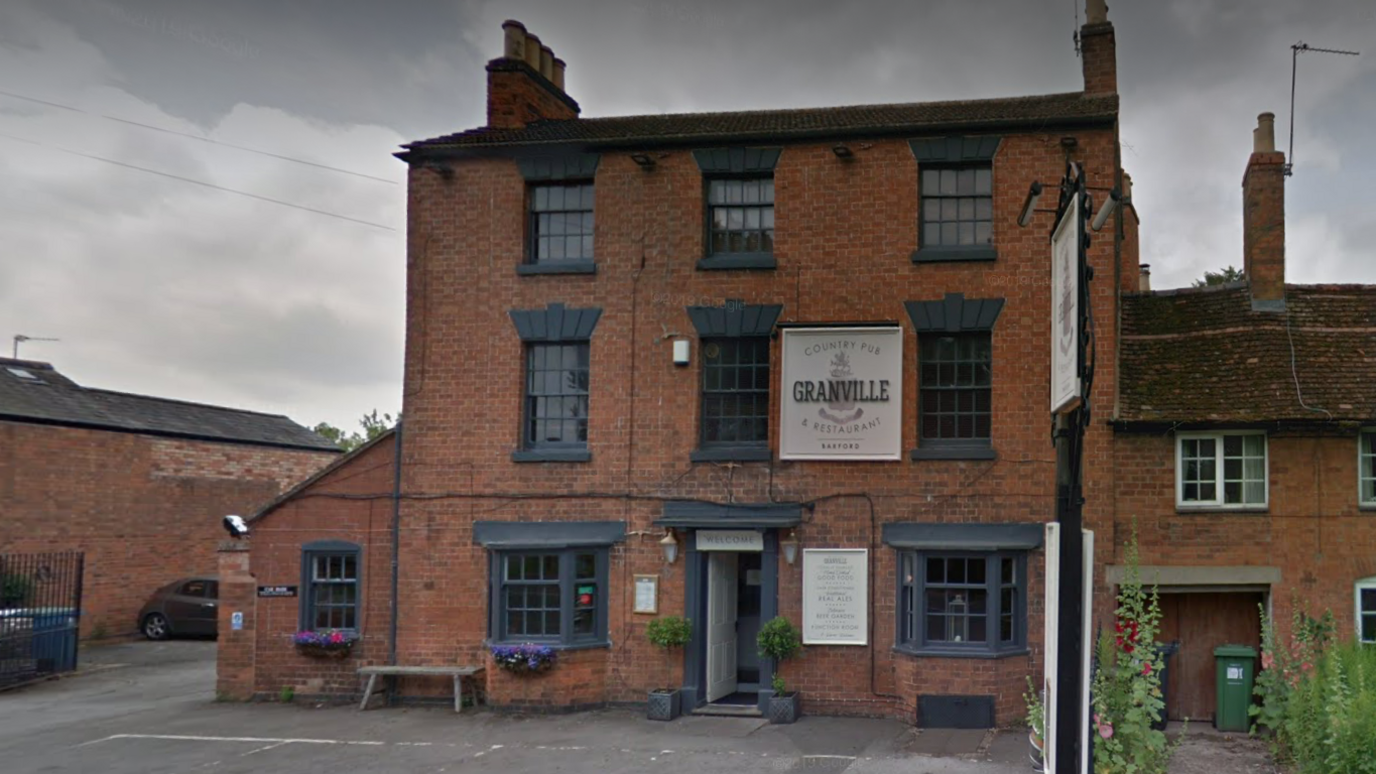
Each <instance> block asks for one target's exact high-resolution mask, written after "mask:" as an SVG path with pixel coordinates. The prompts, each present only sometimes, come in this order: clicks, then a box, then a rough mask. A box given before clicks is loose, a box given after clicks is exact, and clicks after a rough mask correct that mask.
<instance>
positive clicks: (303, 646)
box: [292, 629, 358, 658]
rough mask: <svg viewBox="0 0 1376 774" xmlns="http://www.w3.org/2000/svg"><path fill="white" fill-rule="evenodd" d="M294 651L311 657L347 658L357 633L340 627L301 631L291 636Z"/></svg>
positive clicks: (356, 639)
mask: <svg viewBox="0 0 1376 774" xmlns="http://www.w3.org/2000/svg"><path fill="white" fill-rule="evenodd" d="M292 642H293V643H294V644H295V645H296V652H297V653H300V654H301V655H303V656H311V657H313V658H347V657H348V655H349V654H350V653H352V652H353V649H354V643H356V642H358V633H357V632H352V631H344V630H341V629H322V630H320V631H301V632H297V633H296V635H295V636H293V637H292Z"/></svg>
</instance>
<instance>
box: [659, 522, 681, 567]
mask: <svg viewBox="0 0 1376 774" xmlns="http://www.w3.org/2000/svg"><path fill="white" fill-rule="evenodd" d="M659 547H660V548H662V549H664V562H665V563H666V564H673V563H674V560H675V559H677V558H678V541H677V540H675V539H674V530H673V528H672V527H670V528H668V529H666V530H664V537H662V538H660V539H659Z"/></svg>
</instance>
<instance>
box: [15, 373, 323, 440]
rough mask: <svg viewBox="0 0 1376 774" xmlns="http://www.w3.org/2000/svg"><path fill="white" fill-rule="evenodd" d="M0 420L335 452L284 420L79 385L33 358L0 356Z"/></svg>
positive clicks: (286, 419) (273, 415) (312, 435)
mask: <svg viewBox="0 0 1376 774" xmlns="http://www.w3.org/2000/svg"><path fill="white" fill-rule="evenodd" d="M0 420H12V421H18V422H38V423H42V424H53V425H67V426H72V427H90V428H98V429H108V430H117V431H123V432H136V433H149V434H152V435H170V436H177V437H182V438H198V439H203V440H211V441H229V442H234V443H252V444H261V445H264V446H282V447H288V448H298V449H316V450H320V451H339V447H337V446H335V445H334V444H333V443H330V441H328V440H326V439H325V438H322V437H320V436H319V435H316V434H315V433H313V432H311V431H310V430H308V429H306V428H304V427H302V426H301V425H298V424H296V423H295V422H293V421H291V420H290V419H288V418H287V417H285V416H281V415H277V414H260V413H258V412H256V411H243V410H240V409H231V408H224V407H221V406H207V405H205V404H202V403H187V402H185V401H179V400H168V399H166V398H152V397H149V396H147V395H131V394H129V393H125V392H112V391H110V390H97V389H92V388H89V387H82V386H81V385H79V384H77V383H76V382H73V381H72V380H71V379H68V378H67V377H65V376H63V375H62V374H60V373H58V372H57V371H56V370H54V369H53V367H52V366H51V365H50V364H48V363H39V362H35V361H32V360H12V359H10V358H0Z"/></svg>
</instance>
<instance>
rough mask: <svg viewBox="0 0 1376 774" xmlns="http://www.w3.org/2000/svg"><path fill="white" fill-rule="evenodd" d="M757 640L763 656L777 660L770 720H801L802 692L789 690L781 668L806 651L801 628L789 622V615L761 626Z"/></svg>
mask: <svg viewBox="0 0 1376 774" xmlns="http://www.w3.org/2000/svg"><path fill="white" fill-rule="evenodd" d="M756 642H757V644H758V645H759V647H760V655H761V656H764V657H765V658H768V659H770V660H772V661H773V662H774V677H773V679H772V680H771V686H772V687H773V689H774V694H773V695H772V696H770V697H769V722H770V723H792V722H793V721H795V720H797V719H798V692H797V691H789V690H788V687H787V686H786V685H784V678H783V675H782V674H781V673H780V667H781V666H782V665H783V662H784V661H786V660H788V659H790V658H792V657H793V656H795V655H797V654H798V651H800V650H802V648H803V642H802V638H801V637H800V636H799V634H798V629H797V627H795V626H794V625H793V624H791V623H789V622H788V619H787V618H784V617H783V616H778V617H776V618H774V619H773V620H771V621H769V622H768V623H766V624H765V625H764V626H761V627H760V635H759V637H758V638H756Z"/></svg>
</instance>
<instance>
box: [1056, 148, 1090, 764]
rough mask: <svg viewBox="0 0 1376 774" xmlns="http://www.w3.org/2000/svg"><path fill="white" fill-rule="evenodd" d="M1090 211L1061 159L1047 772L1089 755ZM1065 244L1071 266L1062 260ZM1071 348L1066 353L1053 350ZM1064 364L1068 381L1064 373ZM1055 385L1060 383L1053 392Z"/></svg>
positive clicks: (1077, 173)
mask: <svg viewBox="0 0 1376 774" xmlns="http://www.w3.org/2000/svg"><path fill="white" fill-rule="evenodd" d="M1092 212H1093V201H1092V199H1091V197H1090V195H1089V192H1088V191H1087V190H1086V186H1085V180H1084V173H1083V171H1082V170H1081V169H1080V167H1079V166H1078V165H1077V164H1074V163H1067V165H1066V174H1065V179H1064V180H1063V181H1062V183H1061V195H1060V201H1059V202H1058V204H1057V208H1056V228H1055V231H1054V232H1053V234H1052V253H1053V260H1054V261H1057V262H1058V263H1059V262H1061V261H1062V260H1064V264H1065V265H1063V266H1060V267H1059V268H1060V270H1059V271H1053V277H1054V278H1055V282H1053V285H1054V286H1053V287H1052V293H1053V297H1054V298H1055V299H1056V300H1055V302H1053V309H1055V310H1057V312H1059V316H1060V318H1061V319H1053V320H1052V326H1053V335H1052V347H1053V353H1052V361H1053V363H1054V364H1056V365H1058V366H1061V367H1062V370H1061V372H1059V373H1053V375H1052V406H1051V408H1052V416H1053V421H1054V423H1055V425H1054V430H1053V437H1054V439H1055V445H1056V520H1057V521H1058V522H1059V523H1060V529H1059V533H1060V545H1059V552H1058V553H1059V557H1058V562H1059V573H1058V574H1059V583H1058V587H1057V593H1058V601H1057V606H1058V608H1059V616H1058V621H1057V640H1058V642H1057V648H1056V668H1055V674H1056V684H1055V686H1054V690H1055V693H1056V696H1055V700H1054V713H1055V714H1054V718H1052V722H1053V723H1055V727H1056V733H1055V737H1054V745H1055V748H1054V750H1053V751H1052V760H1053V762H1054V766H1055V769H1054V771H1055V774H1083V772H1084V771H1085V770H1086V769H1085V765H1086V763H1087V762H1088V758H1089V750H1088V749H1087V747H1086V745H1087V739H1086V737H1087V724H1086V723H1085V722H1083V719H1084V717H1085V715H1086V712H1087V707H1086V706H1085V697H1084V693H1085V688H1086V685H1085V680H1086V676H1085V674H1084V666H1083V664H1084V662H1083V659H1084V656H1085V648H1086V644H1085V618H1084V613H1085V610H1086V607H1085V602H1084V591H1085V584H1086V578H1085V575H1086V573H1085V569H1086V568H1085V556H1084V545H1085V543H1084V533H1083V531H1082V527H1083V517H1082V513H1081V509H1082V507H1083V505H1084V497H1083V489H1082V488H1083V463H1084V439H1085V429H1086V428H1087V427H1088V425H1089V420H1090V406H1089V396H1090V389H1091V387H1092V385H1093V382H1094V357H1093V352H1094V329H1093V319H1092V317H1091V314H1090V307H1089V301H1090V298H1089V282H1090V280H1091V279H1092V278H1093V276H1094V272H1093V270H1092V269H1091V268H1090V266H1089V263H1088V260H1087V257H1086V254H1087V251H1088V249H1089V233H1088V232H1087V230H1086V229H1085V224H1086V223H1088V222H1089V219H1090V215H1091V213H1092ZM1072 249H1073V251H1074V252H1073V260H1074V266H1073V269H1071V267H1070V265H1069V264H1070V259H1071V258H1072V253H1071V250H1072ZM1056 283H1059V284H1056ZM1067 338H1068V339H1069V341H1067ZM1067 345H1070V346H1067ZM1071 348H1073V351H1061V350H1062V349H1066V350H1068V349H1071ZM1072 369H1073V374H1074V378H1073V379H1069V378H1064V377H1068V376H1069V374H1068V373H1067V371H1070V370H1072ZM1058 386H1059V387H1061V388H1062V392H1061V393H1060V394H1058V390H1057V388H1058ZM1066 387H1071V388H1072V389H1070V390H1066V389H1065V388H1066ZM1066 392H1070V393H1071V394H1065V393H1066Z"/></svg>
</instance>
